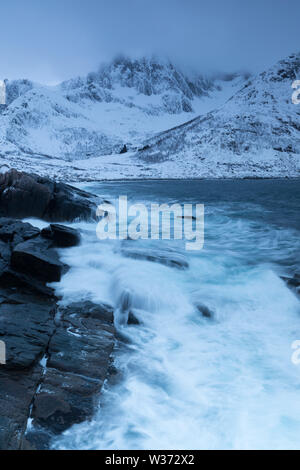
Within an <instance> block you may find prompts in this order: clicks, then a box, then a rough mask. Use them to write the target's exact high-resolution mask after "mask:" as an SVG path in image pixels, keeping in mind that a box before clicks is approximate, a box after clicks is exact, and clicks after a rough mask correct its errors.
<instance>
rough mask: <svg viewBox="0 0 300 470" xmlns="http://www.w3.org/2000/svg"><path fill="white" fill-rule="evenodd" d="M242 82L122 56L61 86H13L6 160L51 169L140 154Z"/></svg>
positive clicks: (2, 139) (2, 135) (0, 145)
mask: <svg viewBox="0 0 300 470" xmlns="http://www.w3.org/2000/svg"><path fill="white" fill-rule="evenodd" d="M241 81H243V78H242V77H237V76H232V77H225V78H224V79H223V80H220V79H219V80H218V79H217V78H214V79H212V78H207V77H204V76H202V75H199V74H195V73H189V74H184V73H183V72H182V71H181V70H180V69H179V68H178V67H175V65H173V64H172V63H171V62H170V61H167V60H162V59H155V58H151V59H146V58H142V59H139V60H131V59H128V58H125V57H120V58H118V59H115V60H114V61H113V62H111V63H109V64H106V65H103V66H101V67H100V69H99V71H98V72H96V73H90V74H89V75H87V77H83V78H76V79H72V80H69V81H66V82H64V83H62V84H60V85H58V86H42V85H39V84H36V83H32V82H30V81H28V80H17V81H12V82H8V83H7V85H6V88H7V107H6V109H4V110H2V113H1V114H0V158H1V157H2V159H3V158H4V159H8V158H11V159H13V160H15V157H20V159H21V160H22V159H23V158H28V157H30V158H34V159H40V160H41V163H43V164H45V163H46V160H53V159H63V160H66V161H74V160H78V159H80V160H82V159H85V158H91V157H99V156H101V155H110V154H115V153H119V152H120V151H121V150H122V148H123V147H124V145H125V144H126V145H127V147H128V148H129V149H130V148H133V149H134V148H135V149H136V148H137V147H138V146H139V145H140V143H141V141H142V140H144V139H146V138H148V137H150V136H153V135H154V134H155V133H157V132H160V131H162V130H166V129H168V128H170V127H173V126H174V125H178V124H181V123H183V122H186V121H187V120H189V119H191V118H192V117H195V116H196V115H197V114H201V113H204V112H207V110H208V109H211V108H212V107H214V105H215V102H217V103H218V100H219V102H222V100H224V97H223V95H224V94H225V96H228V97H229V96H230V95H231V94H232V92H233V90H235V89H236V87H237V86H238V84H239V83H240V82H241ZM28 162H29V158H28ZM48 163H49V162H48Z"/></svg>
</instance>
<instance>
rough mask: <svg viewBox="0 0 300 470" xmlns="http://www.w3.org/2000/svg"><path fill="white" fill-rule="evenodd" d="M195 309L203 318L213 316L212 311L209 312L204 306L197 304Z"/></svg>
mask: <svg viewBox="0 0 300 470" xmlns="http://www.w3.org/2000/svg"><path fill="white" fill-rule="evenodd" d="M196 308H197V310H198V312H200V313H201V315H202V316H203V317H204V318H213V316H214V314H213V312H212V310H210V309H209V308H208V307H206V305H203V304H197V305H196Z"/></svg>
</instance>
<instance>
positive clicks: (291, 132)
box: [136, 53, 300, 178]
mask: <svg viewBox="0 0 300 470" xmlns="http://www.w3.org/2000/svg"><path fill="white" fill-rule="evenodd" d="M299 78H300V54H299V53H298V54H294V55H291V56H290V57H288V58H287V59H286V60H282V61H280V62H278V63H277V64H276V65H275V66H273V67H272V68H270V69H269V70H268V71H266V72H263V73H261V74H260V75H258V76H256V77H251V79H250V80H249V81H248V82H247V83H246V84H245V85H244V86H243V87H242V89H241V90H240V91H238V92H237V93H236V94H235V95H234V96H232V97H231V98H230V99H229V100H228V101H227V102H226V103H225V104H224V105H223V106H222V107H221V108H220V109H218V110H215V111H212V112H210V113H208V114H207V115H205V116H200V117H198V118H196V119H194V120H192V121H191V122H189V123H186V124H184V125H182V126H179V127H176V128H174V129H171V130H169V131H167V132H163V133H159V134H158V135H157V136H155V137H154V138H152V139H149V140H147V141H146V142H144V145H143V147H142V150H141V151H139V152H138V154H137V156H136V158H137V159H138V160H139V161H144V162H145V163H147V166H148V167H149V170H148V171H149V173H152V175H153V176H154V175H155V174H158V171H159V174H160V175H162V176H164V175H168V177H172V176H173V177H184V176H186V177H198V178H199V177H238V176H242V177H245V176H293V177H296V176H299V175H300V106H299V105H295V104H293V102H292V92H293V90H292V83H293V82H294V81H295V80H296V79H299ZM151 167H152V169H151ZM158 169H159V170H158Z"/></svg>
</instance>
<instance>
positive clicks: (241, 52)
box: [0, 0, 300, 83]
mask: <svg viewBox="0 0 300 470" xmlns="http://www.w3.org/2000/svg"><path fill="white" fill-rule="evenodd" d="M0 19H1V22H0V78H9V79H12V78H23V77H26V78H30V79H33V80H36V81H40V82H43V83H55V82H58V81H61V80H63V79H67V78H70V77H72V76H76V75H79V74H80V75H82V74H86V73H88V72H89V71H92V70H96V69H97V68H98V65H99V64H100V63H101V62H103V61H107V60H110V59H111V58H112V57H113V56H115V55H116V54H118V53H125V54H129V55H134V56H135V55H141V54H152V53H156V54H162V55H164V56H166V55H167V56H169V57H170V58H171V59H172V60H176V61H179V62H181V63H186V64H187V65H191V66H193V67H197V68H198V69H199V70H200V71H203V72H205V71H206V70H226V71H232V70H238V69H244V70H245V69H246V70H250V71H260V70H262V69H264V68H265V67H268V66H270V65H272V63H274V62H276V61H277V60H278V59H280V58H282V57H284V56H286V55H288V54H290V53H291V52H295V51H299V50H300V0H0Z"/></svg>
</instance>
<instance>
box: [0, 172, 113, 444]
mask: <svg viewBox="0 0 300 470" xmlns="http://www.w3.org/2000/svg"><path fill="white" fill-rule="evenodd" d="M95 202H96V198H95V197H94V196H93V195H91V194H89V193H85V192H84V191H79V190H77V189H76V188H72V187H71V186H68V185H64V184H63V183H55V182H52V181H51V180H48V179H46V178H39V177H38V176H36V175H28V174H25V173H20V172H17V171H15V170H11V171H9V172H7V173H5V174H4V175H0V215H1V216H2V217H1V218H0V340H1V341H4V343H5V346H6V363H5V364H0V449H11V450H14V449H48V448H49V446H50V442H51V439H52V438H53V437H55V436H57V435H59V434H60V433H62V432H63V431H65V430H66V429H68V428H69V427H70V426H72V425H73V424H75V423H80V422H82V421H85V420H87V419H89V418H91V417H92V415H93V412H94V410H95V406H96V404H97V402H98V398H99V393H100V391H101V388H102V385H103V383H104V381H105V379H106V377H107V374H108V371H109V368H110V365H111V353H112V351H113V348H114V344H115V330H114V323H113V310H112V308H111V307H110V306H109V305H104V304H103V305H95V304H93V303H92V302H89V301H83V302H79V303H73V304H71V305H66V306H65V305H63V304H62V303H61V305H60V303H59V300H60V299H58V298H57V297H56V296H55V293H54V291H53V290H52V289H51V288H50V287H48V286H47V283H48V282H53V281H56V282H58V281H59V280H60V279H61V276H62V275H63V274H64V273H65V272H66V271H67V270H68V266H66V265H65V264H63V263H62V262H61V261H60V259H59V255H58V252H57V251H56V248H58V247H59V248H62V247H71V246H74V245H77V244H78V243H80V234H79V233H78V232H77V231H75V230H74V229H71V228H69V227H65V226H63V225H58V224H51V225H50V226H49V227H47V228H46V229H44V230H42V231H40V230H39V229H37V228H36V227H33V226H32V225H31V224H28V223H24V222H22V221H20V220H18V219H19V218H21V217H22V218H23V217H38V218H41V219H44V220H47V221H56V222H57V221H71V220H74V219H77V218H83V219H91V218H94V213H95V208H96V204H95ZM62 305H63V306H62Z"/></svg>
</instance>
